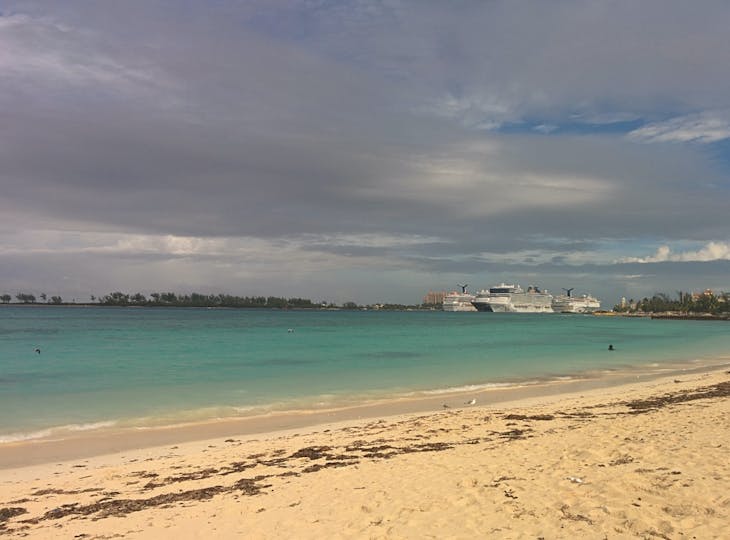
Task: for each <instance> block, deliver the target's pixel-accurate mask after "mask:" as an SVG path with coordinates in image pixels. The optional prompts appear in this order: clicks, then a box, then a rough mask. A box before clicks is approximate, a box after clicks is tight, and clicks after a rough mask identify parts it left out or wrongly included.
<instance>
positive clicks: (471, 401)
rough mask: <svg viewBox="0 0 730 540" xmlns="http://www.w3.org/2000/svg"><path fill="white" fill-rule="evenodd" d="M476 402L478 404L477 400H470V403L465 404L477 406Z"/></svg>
mask: <svg viewBox="0 0 730 540" xmlns="http://www.w3.org/2000/svg"><path fill="white" fill-rule="evenodd" d="M476 402H477V400H476V399H470V400H469V401H467V402H466V403H465V405H475V404H476Z"/></svg>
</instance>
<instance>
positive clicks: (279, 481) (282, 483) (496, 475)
mask: <svg viewBox="0 0 730 540" xmlns="http://www.w3.org/2000/svg"><path fill="white" fill-rule="evenodd" d="M570 388H571V387H569V386H568V387H566V389H570ZM729 397H730V372H728V371H727V370H726V369H723V370H714V371H708V372H699V373H694V372H693V373H686V374H681V375H672V376H669V377H664V378H661V379H654V380H643V381H639V382H633V383H624V384H622V385H620V386H613V387H608V388H605V387H603V388H602V387H598V388H590V389H582V390H580V391H575V389H574V388H573V390H572V391H570V392H564V393H558V394H555V393H551V394H548V395H532V396H529V397H525V398H523V399H521V400H520V401H514V402H500V403H483V401H484V400H483V399H482V398H481V396H480V397H479V398H477V401H476V403H475V404H468V403H466V402H463V401H459V402H454V400H453V399H452V401H450V402H449V403H451V404H450V405H448V407H444V406H443V405H441V407H440V408H439V409H436V410H434V411H431V412H411V413H408V414H399V415H397V416H387V415H382V416H379V415H377V414H373V415H372V416H371V417H370V418H368V419H363V420H357V419H345V420H341V421H338V422H337V423H328V424H327V423H323V424H321V425H318V426H315V427H310V428H305V429H289V430H286V431H278V432H270V433H265V434H255V435H251V434H249V435H246V436H240V435H239V436H236V435H230V436H225V438H224V436H223V435H221V436H218V437H211V438H208V439H207V440H202V441H201V440H197V441H189V442H178V443H175V444H169V443H167V442H166V443H165V444H164V445H162V446H155V447H141V446H140V445H138V446H140V447H139V448H137V449H134V448H128V449H124V450H123V451H120V452H116V453H107V454H104V455H96V456H94V455H93V454H94V451H89V452H86V453H84V449H83V448H80V447H79V448H77V450H78V455H79V456H85V457H78V458H76V459H71V460H67V461H58V460H57V459H56V460H54V461H52V462H45V463H43V461H44V460H43V459H42V457H43V456H42V454H43V451H44V450H43V446H40V447H39V446H38V445H37V443H33V442H25V443H16V444H12V445H5V447H4V448H3V449H2V451H3V452H4V453H0V456H6V458H7V459H10V457H9V456H14V457H13V459H12V464H11V466H10V467H8V463H10V462H8V463H5V464H3V463H1V462H0V466H2V467H3V469H2V470H0V536H2V537H6V538H26V537H27V538H64V539H67V538H85V539H93V538H99V539H101V538H122V537H123V538H176V539H184V538H545V539H549V538H665V539H674V538H698V539H700V538H701V539H706V538H723V537H724V538H726V537H727V536H726V535H727V528H728V526H729V524H730V495H729V494H728V493H727V485H728V482H729V481H730V443H728V440H729V438H728V435H730V399H728V398H729ZM371 412H372V411H371ZM377 412H384V411H377ZM229 428H230V426H229ZM201 433H202V434H204V435H206V436H207V435H210V432H206V431H202V432H201ZM152 440H154V439H152ZM180 440H185V438H182V439H180ZM168 442H169V441H168ZM71 444H76V445H77V446H80V445H82V444H84V443H83V439H77V440H76V441H75V442H72V443H71ZM146 446H148V445H146ZM39 448H41V450H39ZM87 454H89V455H87ZM23 455H27V456H28V463H25V464H24V463H22V456H23ZM18 456H21V457H20V458H19V457H18ZM46 457H47V459H53V457H54V456H53V455H52V454H48V455H47V456H46ZM30 463H35V464H33V465H29V464H30Z"/></svg>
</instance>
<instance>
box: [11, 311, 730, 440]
mask: <svg viewBox="0 0 730 540" xmlns="http://www.w3.org/2000/svg"><path fill="white" fill-rule="evenodd" d="M609 343H611V344H613V345H614V347H615V348H616V351H614V352H609V351H607V347H608V344H609ZM36 348H39V349H40V350H41V353H40V354H38V353H36V352H35V349H36ZM723 355H724V357H725V359H726V360H727V358H728V356H729V355H730V326H728V324H727V323H723V322H716V321H661V320H650V319H628V318H620V317H592V316H575V315H544V314H542V315H530V314H489V313H443V312H376V311H366V312H360V311H355V312H350V311H311V312H310V311H273V310H216V309H163V308H150V309H139V308H104V307H93V308H82V307H78V308H69V307H50V306H48V307H46V306H44V307H8V306H6V307H2V308H0V441H2V440H6V441H7V440H15V439H18V438H27V437H33V436H40V435H44V434H47V430H48V429H49V428H58V427H62V426H65V428H64V429H87V428H92V427H96V426H100V425H109V424H114V425H122V426H124V425H127V426H138V425H163V424H171V423H178V422H184V421H191V420H198V419H207V418H215V417H228V416H236V415H246V414H256V413H261V412H266V411H271V410H292V409H303V408H304V409H307V408H314V407H326V406H335V405H337V406H339V405H346V404H350V403H356V402H361V401H363V400H367V399H373V398H380V397H389V396H395V395H404V394H410V393H414V392H416V393H418V392H439V391H445V390H448V389H454V388H467V387H470V386H472V385H473V386H475V387H478V386H482V385H484V386H489V385H492V384H504V383H508V382H509V383H516V382H520V381H534V380H538V379H545V378H554V377H570V376H577V375H580V374H585V373H586V372H596V371H600V370H614V369H625V368H631V367H641V366H650V365H653V366H654V367H662V366H666V365H669V364H670V363H673V362H685V361H692V360H696V359H702V358H705V359H708V358H714V357H718V356H723Z"/></svg>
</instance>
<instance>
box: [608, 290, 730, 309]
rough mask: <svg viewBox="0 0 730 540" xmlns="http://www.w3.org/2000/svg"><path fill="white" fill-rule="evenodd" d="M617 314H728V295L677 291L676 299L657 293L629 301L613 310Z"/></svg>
mask: <svg viewBox="0 0 730 540" xmlns="http://www.w3.org/2000/svg"><path fill="white" fill-rule="evenodd" d="M613 310H614V311H616V312H618V313H628V314H631V313H677V314H710V315H728V314H730V293H727V292H723V293H719V294H714V293H713V292H711V291H705V292H704V293H701V294H690V293H687V292H682V291H678V292H677V298H676V299H673V298H670V297H669V295H667V294H664V293H657V294H655V295H654V296H652V297H651V298H642V299H641V300H633V299H631V300H629V301H628V302H627V303H626V304H625V305H620V304H619V305H616V306H614V308H613Z"/></svg>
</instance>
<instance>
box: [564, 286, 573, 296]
mask: <svg viewBox="0 0 730 540" xmlns="http://www.w3.org/2000/svg"><path fill="white" fill-rule="evenodd" d="M573 289H575V287H571V288H570V289H566V288H565V287H563V290H564V291H565V294H567V295H568V298H570V291H572V290H573Z"/></svg>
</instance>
